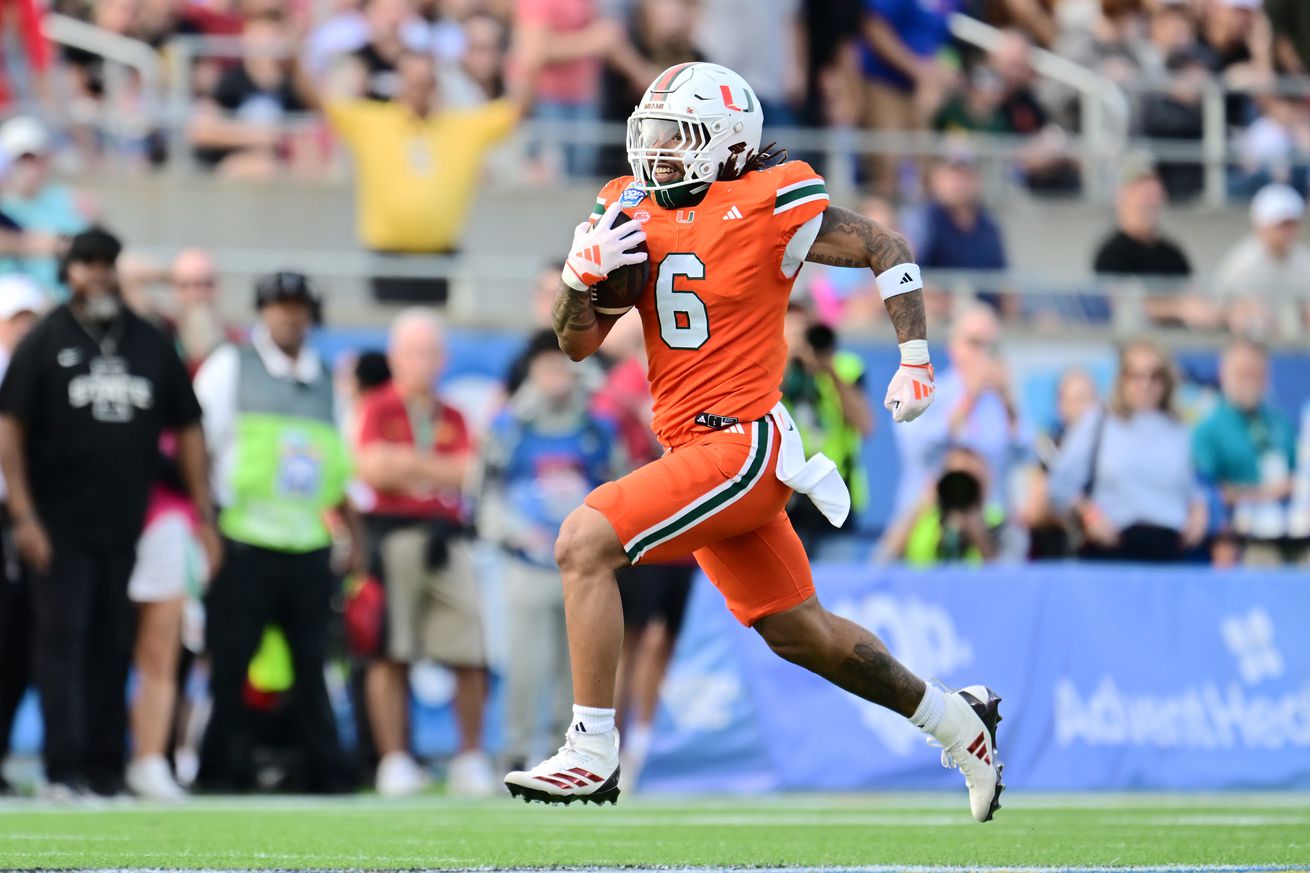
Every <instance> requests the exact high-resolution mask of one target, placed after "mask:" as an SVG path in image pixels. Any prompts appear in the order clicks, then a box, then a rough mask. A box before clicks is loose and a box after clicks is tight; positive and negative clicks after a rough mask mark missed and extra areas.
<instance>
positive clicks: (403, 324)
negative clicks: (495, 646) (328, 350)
mask: <svg viewBox="0 0 1310 873" xmlns="http://www.w3.org/2000/svg"><path fill="white" fill-rule="evenodd" d="M387 360H388V362H389V364H390V367H391V382H390V383H389V384H388V385H386V386H384V387H383V388H380V389H378V390H377V391H374V392H373V393H371V394H369V395H368V396H367V397H365V398H364V400H363V402H362V404H361V406H360V409H359V433H358V447H359V448H358V456H359V478H360V480H361V481H362V482H363V483H364V484H365V485H367V486H368V487H369V489H371V490H372V491H373V493H374V500H373V506H372V508H371V509H370V511H369V513H368V514H367V515H366V516H365V524H366V526H367V530H368V532H369V542H370V549H371V551H372V553H373V554H372V560H371V562H370V563H371V564H372V569H373V572H374V575H375V576H376V577H377V579H378V580H379V581H380V582H381V583H382V586H383V588H384V590H385V592H386V639H385V640H384V641H383V646H384V649H383V651H382V652H379V653H378V655H379V657H378V658H377V659H376V660H375V661H374V662H373V663H372V664H371V665H370V666H369V668H368V675H367V678H366V682H367V688H368V699H369V723H370V725H371V727H372V730H373V739H374V744H375V745H376V747H377V751H378V754H379V756H380V761H379V763H378V769H377V787H378V791H379V792H380V793H383V794H393V795H399V794H410V793H413V792H415V791H418V790H420V789H421V788H422V787H423V785H424V784H425V782H426V779H425V778H424V775H423V774H422V772H421V770H420V769H419V767H418V766H417V765H416V764H415V762H414V760H413V758H412V757H410V755H409V737H408V732H407V730H406V725H407V721H408V720H407V718H406V713H407V711H408V703H409V695H408V682H407V676H408V670H409V665H411V664H413V663H414V662H416V661H419V660H422V659H430V660H433V661H436V662H438V663H440V664H444V665H446V666H448V667H450V668H451V669H452V670H454V672H455V699H454V707H455V719H456V723H457V726H458V730H459V749H458V752H457V754H456V755H455V757H454V759H453V760H452V761H451V763H450V777H449V788H450V791H451V792H452V793H455V794H468V795H485V794H489V793H491V790H492V781H491V765H490V763H489V761H488V760H487V757H486V755H485V754H484V753H483V752H482V717H483V710H484V708H485V706H486V697H487V655H486V644H485V641H484V638H483V631H482V616H481V607H480V603H479V599H478V585H477V578H476V575H475V571H474V566H473V556H472V549H471V548H470V546H469V542H468V533H469V530H468V521H467V519H466V517H465V506H464V499H463V488H464V484H465V480H466V478H467V476H468V472H469V467H470V464H471V462H472V460H473V452H474V446H473V441H472V438H471V437H470V434H469V431H468V427H467V425H465V423H464V418H463V416H461V415H460V414H459V412H458V411H457V410H456V409H455V408H454V407H452V406H450V405H448V404H446V403H444V402H442V400H441V398H440V397H439V396H437V395H436V394H434V393H433V386H434V385H435V384H436V381H437V377H438V376H439V375H440V374H441V369H442V366H443V365H444V363H445V338H444V328H443V327H442V325H441V322H440V321H439V320H438V318H437V316H436V315H434V314H433V313H432V312H431V311H429V310H426V309H407V310H405V311H404V312H402V313H400V315H398V316H397V317H396V319H395V321H394V322H392V325H391V335H390V339H389V342H388V347H387Z"/></svg>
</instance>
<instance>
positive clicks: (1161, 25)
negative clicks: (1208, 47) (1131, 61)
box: [1141, 3, 1213, 83]
mask: <svg viewBox="0 0 1310 873" xmlns="http://www.w3.org/2000/svg"><path fill="white" fill-rule="evenodd" d="M1146 33H1147V44H1146V45H1145V46H1143V49H1142V51H1141V59H1142V60H1141V67H1142V70H1141V75H1142V77H1143V78H1144V79H1145V81H1148V82H1153V83H1154V82H1158V81H1160V80H1161V79H1162V78H1164V76H1165V75H1166V73H1167V70H1166V64H1167V63H1168V60H1169V58H1170V57H1172V56H1173V55H1174V54H1176V53H1178V52H1188V51H1194V50H1197V49H1201V50H1202V51H1204V48H1203V47H1202V46H1201V44H1200V37H1199V34H1198V33H1197V26H1196V15H1195V13H1194V12H1193V11H1192V7H1191V6H1190V5H1188V4H1187V3H1157V4H1155V5H1154V7H1153V8H1151V17H1150V19H1149V21H1148V23H1147V31H1146ZM1210 60H1211V63H1212V64H1213V58H1211V59H1210Z"/></svg>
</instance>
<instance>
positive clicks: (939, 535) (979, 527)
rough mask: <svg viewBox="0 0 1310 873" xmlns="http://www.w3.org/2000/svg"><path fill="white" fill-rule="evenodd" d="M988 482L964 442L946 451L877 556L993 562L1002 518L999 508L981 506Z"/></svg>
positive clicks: (920, 562) (921, 562) (930, 563)
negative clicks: (933, 480) (936, 473)
mask: <svg viewBox="0 0 1310 873" xmlns="http://www.w3.org/2000/svg"><path fill="white" fill-rule="evenodd" d="M987 485H988V482H987V464H986V462H984V461H983V459H982V456H981V455H979V454H978V453H977V452H975V451H973V450H972V449H968V448H965V447H964V446H953V447H952V448H950V449H948V450H947V452H946V457H945V458H944V459H943V461H942V472H941V475H940V476H939V477H938V479H937V482H936V484H935V485H934V487H933V488H932V489H931V490H930V491H928V493H927V494H925V495H924V496H923V499H922V500H921V501H920V503H919V506H918V507H917V508H916V509H915V511H914V512H913V513H912V514H909V515H906V516H904V517H902V518H901V520H900V521H899V522H897V523H896V524H895V525H894V526H893V527H892V528H891V529H890V530H889V531H888V532H887V536H886V538H884V540H883V543H882V548H881V556H882V557H883V558H884V559H885V560H889V561H895V560H903V561H904V562H905V563H906V564H907V565H908V566H911V567H934V566H937V565H938V564H955V563H964V564H971V565H980V564H983V563H984V562H987V561H991V560H993V559H994V558H995V557H996V554H997V543H998V539H999V537H998V534H999V531H1000V527H1001V525H1002V523H1004V521H1005V516H1004V514H1003V513H1002V512H1001V511H1000V509H999V508H998V507H995V506H991V507H987V506H985V505H984V502H983V496H984V495H985V494H986V493H987Z"/></svg>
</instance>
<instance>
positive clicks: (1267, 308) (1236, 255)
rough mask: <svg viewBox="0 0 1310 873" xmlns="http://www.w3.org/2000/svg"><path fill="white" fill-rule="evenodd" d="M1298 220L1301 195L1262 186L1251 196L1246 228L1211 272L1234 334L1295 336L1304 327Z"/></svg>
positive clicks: (1309, 251) (1306, 256)
mask: <svg viewBox="0 0 1310 873" xmlns="http://www.w3.org/2000/svg"><path fill="white" fill-rule="evenodd" d="M1304 221H1305V200H1303V199H1302V198H1301V195H1300V194H1298V193H1296V191H1295V190H1294V189H1292V188H1290V187H1288V186H1287V185H1280V184H1273V185H1266V186H1265V187H1264V188H1261V189H1260V191H1259V193H1257V194H1256V195H1255V197H1254V198H1253V199H1252V200H1251V228H1252V233H1251V234H1250V235H1249V236H1247V238H1246V239H1244V240H1242V241H1241V242H1240V243H1238V244H1237V245H1236V246H1235V247H1234V248H1233V249H1232V250H1230V251H1229V252H1228V254H1226V255H1225V256H1224V258H1223V260H1222V261H1220V263H1219V267H1218V269H1217V270H1216V271H1215V274H1216V275H1215V284H1216V288H1217V290H1218V293H1219V296H1220V299H1221V301H1222V302H1223V305H1224V310H1225V319H1226V321H1227V323H1228V326H1229V328H1230V329H1231V330H1232V331H1233V332H1234V333H1237V334H1240V335H1246V336H1273V335H1281V336H1283V337H1288V338H1296V337H1300V336H1302V335H1303V334H1304V333H1305V330H1306V328H1307V326H1310V246H1307V245H1306V244H1305V243H1304V242H1302V241H1301V239H1300V236H1301V227H1302V224H1303V222H1304Z"/></svg>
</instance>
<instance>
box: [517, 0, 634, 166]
mask: <svg viewBox="0 0 1310 873" xmlns="http://www.w3.org/2000/svg"><path fill="white" fill-rule="evenodd" d="M514 40H515V43H516V52H517V63H519V64H521V65H522V67H523V68H524V69H523V72H524V74H525V75H527V76H529V77H531V78H534V79H536V81H537V102H536V107H535V109H534V111H533V115H534V116H535V117H536V118H539V119H541V120H543V121H557V122H567V123H568V124H570V125H572V126H573V130H574V131H575V132H577V133H579V134H581V135H583V137H584V139H583V141H582V142H576V141H575V142H570V143H566V144H565V145H564V148H563V169H564V171H565V172H567V173H568V174H569V175H570V176H587V175H589V174H591V173H592V172H593V171H594V169H595V163H596V154H597V148H596V145H595V143H594V142H592V141H591V140H592V137H590V136H588V135H586V133H585V131H583V130H582V129H581V127H579V125H580V124H585V123H588V122H594V121H598V120H599V118H600V115H599V112H598V106H599V98H600V77H601V69H602V66H603V65H604V63H605V62H607V61H608V62H610V63H612V64H614V65H616V66H618V67H620V68H621V69H622V68H628V69H626V70H623V71H624V72H625V73H627V74H628V75H629V78H630V79H631V80H633V81H634V82H635V81H639V80H640V79H642V78H643V77H645V78H647V79H649V77H646V75H645V74H646V72H647V71H646V70H645V67H644V65H643V64H640V63H639V62H638V63H637V64H636V67H635V68H634V67H633V62H634V60H635V59H636V53H635V52H634V51H633V49H632V45H631V43H630V42H629V40H628V38H627V35H626V34H625V33H624V30H623V26H622V25H621V24H619V23H618V22H617V21H615V20H614V19H612V18H607V17H605V16H603V15H602V14H601V12H600V7H599V3H597V2H596V0H515V4H514Z"/></svg>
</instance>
